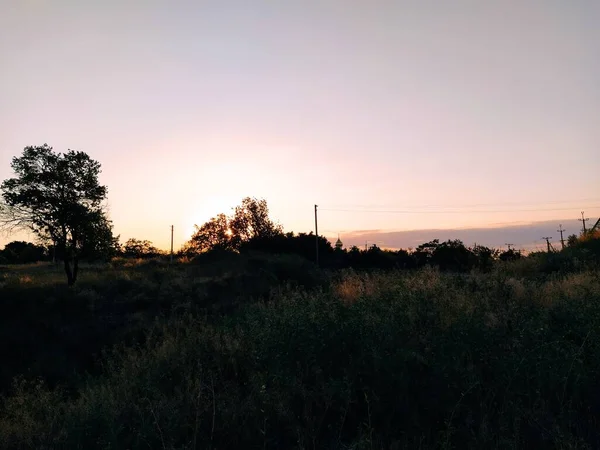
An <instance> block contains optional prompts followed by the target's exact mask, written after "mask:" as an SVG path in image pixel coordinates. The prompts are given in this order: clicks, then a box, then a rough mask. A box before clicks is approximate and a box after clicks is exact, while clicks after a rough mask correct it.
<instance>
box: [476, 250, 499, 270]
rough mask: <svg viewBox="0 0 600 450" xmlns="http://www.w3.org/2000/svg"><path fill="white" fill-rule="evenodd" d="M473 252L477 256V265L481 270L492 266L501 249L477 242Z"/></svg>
mask: <svg viewBox="0 0 600 450" xmlns="http://www.w3.org/2000/svg"><path fill="white" fill-rule="evenodd" d="M471 252H472V253H473V255H474V256H475V258H476V265H477V267H478V268H479V269H480V270H483V271H487V270H489V269H491V268H492V266H493V264H494V261H495V260H496V259H497V258H498V256H499V254H500V251H499V250H497V249H493V248H489V247H486V246H484V245H477V244H475V245H474V246H473V247H472V248H471Z"/></svg>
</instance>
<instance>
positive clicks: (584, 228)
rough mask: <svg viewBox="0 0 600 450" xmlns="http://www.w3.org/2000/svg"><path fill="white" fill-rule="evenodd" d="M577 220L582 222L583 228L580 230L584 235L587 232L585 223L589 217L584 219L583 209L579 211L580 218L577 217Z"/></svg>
mask: <svg viewBox="0 0 600 450" xmlns="http://www.w3.org/2000/svg"><path fill="white" fill-rule="evenodd" d="M577 220H579V221H580V222H583V229H582V230H581V231H583V234H584V235H585V234H586V233H587V228H586V227H585V223H586V222H587V221H588V220H590V219H586V218H585V217H584V216H583V211H581V219H577Z"/></svg>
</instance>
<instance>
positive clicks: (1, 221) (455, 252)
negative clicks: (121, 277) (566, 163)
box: [0, 144, 591, 285]
mask: <svg viewBox="0 0 600 450" xmlns="http://www.w3.org/2000/svg"><path fill="white" fill-rule="evenodd" d="M11 167H12V169H13V172H14V174H15V176H14V177H13V178H9V179H7V180H4V182H2V184H1V185H0V192H1V201H0V228H1V229H3V230H4V231H9V232H10V231H15V230H20V229H27V230H29V231H31V232H33V233H34V235H35V236H36V238H37V241H38V242H37V243H36V244H33V243H28V242H22V241H14V242H11V243H9V244H7V245H6V246H5V247H4V249H3V250H1V251H0V263H29V262H35V261H61V262H62V264H63V266H64V270H65V274H66V277H67V283H68V284H69V285H72V284H74V283H75V282H76V280H77V276H78V270H79V262H80V261H81V260H92V261H93V260H96V261H97V260H109V259H111V258H114V257H116V256H122V257H131V258H152V257H159V256H165V255H166V254H165V252H162V251H160V250H159V249H157V248H156V247H155V246H154V245H153V244H152V242H150V241H148V240H140V239H136V238H131V239H129V240H127V241H126V242H125V243H124V244H120V242H119V240H120V236H114V234H113V224H112V221H111V220H110V219H109V218H108V214H107V211H106V198H107V193H108V189H107V187H106V186H103V185H101V184H100V183H99V180H98V176H99V174H100V172H101V170H100V167H101V166H100V163H99V162H97V161H94V160H93V159H91V158H90V157H89V156H88V155H87V154H86V153H84V152H80V151H73V150H69V151H67V152H66V153H56V152H54V151H53V149H52V147H49V146H48V145H47V144H44V145H42V146H36V147H33V146H32V147H26V148H25V149H24V151H23V154H22V155H21V156H18V157H14V158H13V159H12V162H11ZM590 237H591V236H581V237H577V236H575V235H573V236H569V238H568V245H569V246H570V247H576V246H577V245H579V243H580V242H581V241H582V240H585V239H588V238H590ZM317 246H318V249H319V255H320V258H319V263H320V265H321V266H322V267H324V268H332V269H335V268H357V269H370V268H376V269H387V268H406V269H410V268H418V267H423V266H425V265H432V266H437V267H439V268H440V269H441V270H453V271H468V270H472V269H481V270H488V269H489V268H490V267H491V266H492V264H493V263H494V262H495V261H512V260H517V259H520V258H522V257H523V255H522V254H521V252H520V251H518V250H514V249H509V250H507V251H500V250H497V249H493V248H488V247H485V246H482V245H474V246H472V247H467V246H465V244H464V243H463V242H462V241H460V240H448V241H445V242H439V240H437V239H436V240H433V241H430V242H426V243H423V244H421V245H420V246H418V247H417V248H416V249H415V250H414V251H410V252H409V251H407V250H397V251H390V250H383V249H380V248H379V247H377V246H372V247H371V248H369V249H365V250H362V249H359V248H357V247H355V246H354V247H351V248H349V249H342V248H334V247H333V246H332V245H331V243H330V242H329V241H328V240H327V239H326V238H324V237H323V236H319V237H318V238H316V237H315V236H314V234H313V233H312V232H311V233H299V234H295V233H293V232H288V233H285V232H284V231H283V227H282V226H281V225H280V224H278V223H276V222H275V221H273V220H272V219H271V218H270V216H269V208H268V205H267V202H266V200H264V199H256V198H250V197H246V198H244V199H243V200H242V202H241V204H240V205H238V206H237V207H235V208H234V210H233V213H232V214H230V215H226V214H224V213H222V214H218V215H217V216H215V217H213V218H211V219H210V220H208V221H207V222H206V223H204V224H202V225H200V226H198V225H196V226H195V230H194V232H193V234H192V236H191V237H190V239H189V240H188V241H187V242H186V243H185V244H184V245H183V247H182V248H181V249H180V250H179V251H178V252H177V256H178V257H186V258H192V259H193V258H195V257H198V256H199V255H204V254H211V255H216V256H218V255H219V254H226V253H235V254H243V253H249V252H262V253H274V254H294V255H298V256H301V257H304V258H306V259H308V260H312V261H314V260H315V259H316V248H315V247H317Z"/></svg>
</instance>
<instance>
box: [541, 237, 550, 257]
mask: <svg viewBox="0 0 600 450" xmlns="http://www.w3.org/2000/svg"><path fill="white" fill-rule="evenodd" d="M542 239H546V245H547V246H548V253H550V248H551V247H550V239H552V236H544V237H542Z"/></svg>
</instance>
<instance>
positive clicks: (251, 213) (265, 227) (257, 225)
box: [181, 197, 314, 255]
mask: <svg viewBox="0 0 600 450" xmlns="http://www.w3.org/2000/svg"><path fill="white" fill-rule="evenodd" d="M195 228H196V231H195V232H194V234H193V235H192V237H191V239H190V240H189V241H188V242H186V243H185V244H184V246H183V248H182V250H181V252H182V253H183V254H187V255H190V254H198V253H202V252H206V251H209V250H219V249H220V250H227V251H230V250H236V251H237V250H240V249H242V248H245V249H250V248H251V249H257V250H260V249H263V250H267V249H268V251H274V249H275V247H278V246H280V245H283V241H284V240H285V239H283V240H282V238H283V237H284V235H283V231H282V228H281V225H277V224H275V223H274V222H273V221H272V220H271V219H270V218H269V208H268V206H267V202H266V200H264V199H263V200H257V199H254V198H250V197H246V198H244V199H243V200H242V204H241V205H239V206H237V207H236V208H235V212H234V214H233V216H232V217H228V216H226V215H225V214H219V215H217V216H216V217H213V218H211V219H210V220H209V221H208V222H206V223H205V224H203V225H202V226H200V227H199V226H197V225H196V226H195ZM313 248H314V247H313Z"/></svg>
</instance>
